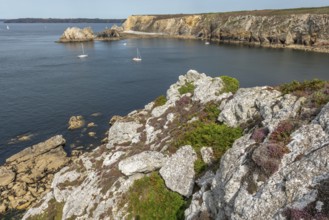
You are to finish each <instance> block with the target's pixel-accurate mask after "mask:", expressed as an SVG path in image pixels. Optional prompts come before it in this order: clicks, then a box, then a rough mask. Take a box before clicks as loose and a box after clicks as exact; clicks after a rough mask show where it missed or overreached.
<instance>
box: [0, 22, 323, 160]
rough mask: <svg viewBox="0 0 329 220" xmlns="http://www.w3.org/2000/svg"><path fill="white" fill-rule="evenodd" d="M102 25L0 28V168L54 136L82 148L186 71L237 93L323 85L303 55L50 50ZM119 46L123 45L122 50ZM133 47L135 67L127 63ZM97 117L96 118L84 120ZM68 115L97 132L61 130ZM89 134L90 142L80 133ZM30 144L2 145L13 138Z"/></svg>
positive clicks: (130, 44) (169, 44) (202, 48)
mask: <svg viewBox="0 0 329 220" xmlns="http://www.w3.org/2000/svg"><path fill="white" fill-rule="evenodd" d="M76 25H79V26H81V27H84V26H92V28H93V30H94V31H96V32H97V31H101V30H103V29H104V28H105V27H106V26H107V25H108V24H86V25H84V24H74V25H70V24H10V25H9V26H10V30H5V28H6V25H5V24H3V23H0V29H1V30H0V164H1V163H3V162H4V159H5V158H7V157H9V156H10V155H12V154H14V153H17V152H18V151H20V150H22V149H24V148H25V147H27V146H30V145H32V144H35V143H38V142H40V141H43V140H45V139H47V138H49V137H51V136H53V135H55V134H63V135H64V137H65V138H66V139H67V142H68V144H67V146H70V145H71V144H74V145H75V146H80V145H81V146H82V147H83V148H87V147H88V146H89V145H90V144H93V145H97V144H98V143H99V140H100V139H102V138H104V137H105V134H104V133H105V132H106V130H107V129H108V128H109V125H108V121H109V119H110V118H111V117H112V116H113V115H115V114H119V115H125V114H127V113H129V112H130V111H132V110H134V109H138V108H142V107H143V106H144V105H145V104H147V103H148V102H150V101H152V100H153V99H155V98H156V97H157V96H159V95H161V94H165V92H166V90H167V89H168V87H169V86H170V85H171V84H172V83H174V82H176V81H177V78H178V76H179V75H181V74H184V73H186V72H187V71H188V70H189V69H196V70H198V71H199V72H205V73H206V74H208V75H210V76H219V75H229V76H233V77H236V78H238V79H239V81H240V83H241V86H242V87H250V86H257V85H277V84H280V83H284V82H289V81H292V80H304V79H313V78H320V79H326V80H328V79H329V72H328V69H329V55H327V54H318V53H310V52H303V51H293V50H282V49H269V48H248V47H242V46H232V45H216V44H211V45H205V44H204V43H203V42H201V41H195V40H176V39H141V40H138V39H130V40H124V41H114V42H94V43H85V44H84V47H85V50H86V53H87V54H88V55H89V57H88V58H87V59H84V60H80V59H78V58H77V55H78V54H80V53H81V46H80V44H58V43H54V41H56V40H57V39H58V38H59V37H60V35H61V34H62V33H63V31H64V30H65V28H66V27H68V26H76ZM124 42H125V43H127V45H126V46H124V45H123V43H124ZM137 47H138V48H139V50H140V52H141V55H142V57H143V61H142V62H141V63H134V62H132V61H131V58H132V57H134V56H135V54H136V48H137ZM96 112H99V113H101V115H100V116H97V117H94V116H91V114H92V113H96ZM72 115H83V116H84V117H85V118H86V120H87V122H95V123H96V124H97V125H98V126H97V127H94V128H89V129H85V130H76V131H73V132H72V131H68V130H67V122H68V120H69V118H70V116H72ZM90 131H94V132H96V136H97V139H95V138H92V137H89V136H88V135H87V133H88V132H90ZM22 134H31V135H33V136H32V138H31V140H30V141H26V142H20V143H13V144H8V143H9V142H10V140H11V139H12V138H14V137H16V136H18V135H22Z"/></svg>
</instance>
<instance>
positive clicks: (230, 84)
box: [220, 76, 240, 93]
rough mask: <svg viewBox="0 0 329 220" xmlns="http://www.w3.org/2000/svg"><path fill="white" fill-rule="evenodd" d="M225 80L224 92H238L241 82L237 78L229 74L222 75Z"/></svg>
mask: <svg viewBox="0 0 329 220" xmlns="http://www.w3.org/2000/svg"><path fill="white" fill-rule="evenodd" d="M220 78H221V79H222V80H223V81H224V85H225V86H224V89H223V90H222V92H224V93H225V92H232V93H236V91H238V89H239V87H240V83H239V81H238V80H237V79H235V78H232V77H229V76H221V77H220Z"/></svg>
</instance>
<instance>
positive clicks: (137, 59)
mask: <svg viewBox="0 0 329 220" xmlns="http://www.w3.org/2000/svg"><path fill="white" fill-rule="evenodd" d="M133 61H136V62H140V61H142V59H141V58H138V57H134V58H133Z"/></svg>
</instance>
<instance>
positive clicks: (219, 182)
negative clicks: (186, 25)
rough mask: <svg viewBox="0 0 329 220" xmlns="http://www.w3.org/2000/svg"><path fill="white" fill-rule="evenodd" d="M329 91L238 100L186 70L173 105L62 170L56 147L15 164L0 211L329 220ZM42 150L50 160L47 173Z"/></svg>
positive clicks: (298, 90)
mask: <svg viewBox="0 0 329 220" xmlns="http://www.w3.org/2000/svg"><path fill="white" fill-rule="evenodd" d="M328 91H329V83H328V82H324V81H319V80H313V81H305V82H303V83H298V82H293V83H290V84H285V85H282V86H278V87H268V86H264V87H254V88H239V83H238V81H237V80H235V79H233V78H230V77H227V76H221V77H215V78H211V77H209V76H206V75H205V74H200V73H198V72H196V71H194V70H190V71H189V72H188V73H187V74H185V75H182V76H180V77H179V80H178V81H177V82H176V83H175V84H173V85H172V86H170V88H169V89H168V91H167V94H166V96H160V97H158V98H157V99H156V100H154V101H153V102H151V103H149V104H147V105H146V106H145V107H144V108H143V109H140V110H136V111H133V112H131V113H130V114H128V115H127V116H124V117H119V116H116V117H114V118H113V120H111V124H112V125H111V127H110V129H109V131H108V140H107V143H106V144H104V145H101V146H99V147H97V148H96V149H95V150H93V151H92V152H88V153H84V154H82V155H81V156H79V157H77V158H66V157H65V156H64V155H65V154H64V152H62V148H61V147H58V146H62V145H63V144H64V143H65V141H63V140H62V138H61V137H60V136H57V137H55V140H60V141H59V142H57V141H56V144H51V145H52V146H56V147H46V146H48V144H47V145H40V146H39V145H38V146H37V147H36V146H33V147H32V148H31V149H27V150H25V151H26V152H25V151H23V152H21V153H19V154H18V155H15V156H13V157H11V158H9V159H8V160H7V162H6V164H5V165H4V166H2V167H1V175H0V178H1V184H2V185H1V187H0V190H1V198H5V199H2V200H1V207H2V209H1V210H0V211H1V212H2V213H6V212H8V211H10V210H15V209H23V210H26V212H25V214H24V217H23V219H30V220H33V219H259V220H261V219H328V217H329V200H328V198H329V189H328V185H329V161H328V158H329V157H328V155H329V129H328V128H329V104H328V101H329V92H328ZM48 142H49V141H48ZM36 149H38V150H36ZM41 149H42V152H49V153H51V152H52V153H51V157H50V158H54V159H53V160H49V159H47V160H46V162H47V166H46V167H45V166H44V164H43V163H41V162H40V163H39V161H44V160H41V159H40V160H39V159H38V157H40V156H41V157H42V156H43V155H45V154H44V153H42V152H41ZM53 151H54V152H53ZM27 152H34V153H33V154H31V153H27ZM38 152H41V153H38ZM32 155H35V156H32ZM53 155H56V157H55V156H53ZM57 155H59V158H64V159H60V160H57V159H55V158H57ZM68 160H70V161H71V162H70V163H67V161H68ZM51 161H54V162H56V164H55V165H56V166H55V165H54V166H53V165H49V164H48V163H51ZM60 161H62V162H61V163H60V164H58V163H59V162H60ZM22 163H28V164H26V165H24V166H23V167H20V168H19V166H17V164H18V165H21V164H22ZM39 164H41V165H39ZM42 164H43V165H42ZM14 165H15V166H16V167H15V166H14ZM39 168H40V169H39ZM46 168H47V169H46ZM58 169H59V171H58V172H56V173H55V174H54V172H55V170H58ZM21 170H23V171H21ZM37 171H38V173H40V172H39V171H41V173H42V174H35V172H37ZM28 172H29V173H28ZM44 173H45V174H44ZM23 177H24V178H25V179H22V178H23ZM44 179H46V181H43V180H44ZM36 181H37V182H36ZM40 182H42V184H43V185H45V189H42V190H41V191H42V193H41V194H39V196H36V197H33V198H35V200H33V202H30V203H29V201H30V200H27V199H26V198H25V197H27V196H25V195H30V194H32V192H34V191H35V189H34V188H37V186H35V187H34V188H33V187H32V186H34V185H33V184H37V183H40ZM44 182H46V183H44ZM18 184H21V185H24V186H25V187H15V186H16V185H18ZM16 188H18V189H20V191H17V190H16ZM22 188H23V189H24V193H18V192H21V191H22ZM30 188H31V189H30ZM32 188H33V190H32ZM3 195H5V196H6V197H3ZM10 196H12V197H10ZM24 196H25V197H24ZM22 197H23V198H24V199H25V200H24V201H22V202H19V201H20V200H19V199H18V198H22ZM11 198H12V199H11ZM13 198H14V199H13ZM3 201H5V202H3Z"/></svg>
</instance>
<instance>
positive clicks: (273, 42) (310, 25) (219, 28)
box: [123, 8, 329, 52]
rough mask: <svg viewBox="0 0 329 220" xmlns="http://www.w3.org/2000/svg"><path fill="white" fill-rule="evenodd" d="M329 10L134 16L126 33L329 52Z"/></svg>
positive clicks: (127, 21)
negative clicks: (134, 32)
mask: <svg viewBox="0 0 329 220" xmlns="http://www.w3.org/2000/svg"><path fill="white" fill-rule="evenodd" d="M328 11H329V10H328V8H320V9H317V10H315V9H309V10H307V9H305V10H301V9H296V10H286V11H266V10H265V11H250V12H231V13H210V14H197V15H141V16H138V15H133V16H130V17H128V19H127V20H126V21H125V23H124V24H123V26H124V29H125V30H126V31H128V30H133V31H142V32H152V33H162V34H166V35H169V36H172V37H181V38H192V39H206V40H213V41H220V42H230V43H244V44H252V45H261V46H267V47H290V48H296V49H304V50H312V51H319V52H328V51H329V50H328V49H329V28H328V27H329V13H328Z"/></svg>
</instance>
